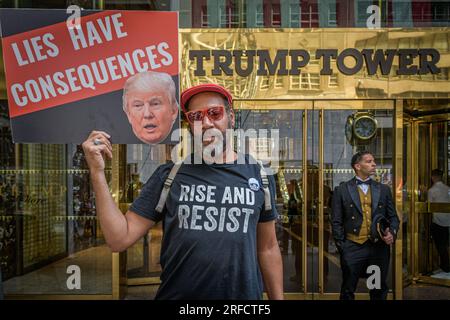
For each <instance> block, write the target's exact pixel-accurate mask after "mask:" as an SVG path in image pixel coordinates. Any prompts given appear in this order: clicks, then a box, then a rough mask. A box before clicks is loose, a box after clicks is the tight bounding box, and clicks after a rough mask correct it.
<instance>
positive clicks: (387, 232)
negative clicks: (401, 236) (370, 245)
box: [383, 228, 394, 245]
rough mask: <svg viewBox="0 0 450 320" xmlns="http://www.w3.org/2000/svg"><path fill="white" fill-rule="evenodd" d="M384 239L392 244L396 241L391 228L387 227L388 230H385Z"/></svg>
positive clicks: (388, 243)
mask: <svg viewBox="0 0 450 320" xmlns="http://www.w3.org/2000/svg"><path fill="white" fill-rule="evenodd" d="M383 241H384V242H385V243H386V244H387V245H391V244H393V243H394V236H393V235H392V233H391V231H390V230H389V228H386V230H384V237H383Z"/></svg>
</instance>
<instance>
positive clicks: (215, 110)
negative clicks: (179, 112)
mask: <svg viewBox="0 0 450 320" xmlns="http://www.w3.org/2000/svg"><path fill="white" fill-rule="evenodd" d="M224 113H225V107H224V106H212V107H208V108H205V109H202V110H196V111H188V112H185V113H184V115H185V116H186V119H187V121H188V122H189V123H190V124H194V122H195V121H203V119H204V118H205V115H206V116H207V117H208V119H209V120H211V121H219V120H221V119H222V118H223V114H224Z"/></svg>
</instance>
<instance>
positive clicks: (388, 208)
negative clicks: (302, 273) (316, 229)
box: [331, 151, 399, 300]
mask: <svg viewBox="0 0 450 320" xmlns="http://www.w3.org/2000/svg"><path fill="white" fill-rule="evenodd" d="M351 165H352V167H353V170H354V171H355V173H356V176H355V177H354V178H353V179H351V180H349V181H347V182H344V183H342V184H341V185H340V186H338V187H336V188H335V191H334V193H333V200H332V212H331V223H332V230H333V237H334V240H335V242H336V247H337V248H338V251H339V253H340V255H341V269H342V278H343V279H342V286H341V294H340V298H341V300H353V299H354V298H355V295H354V292H355V290H356V286H357V284H358V280H359V278H360V277H361V276H363V275H364V274H366V270H367V267H369V266H370V265H376V266H378V267H379V268H380V275H381V279H380V283H381V286H380V287H379V288H375V289H371V290H370V291H369V293H370V298H371V300H380V299H381V300H385V299H386V297H387V293H388V285H387V281H386V280H387V274H388V271H389V258H390V245H391V244H393V243H394V241H395V238H396V235H397V230H398V227H399V219H398V217H397V214H396V211H395V207H394V203H393V200H392V194H391V190H390V188H389V187H388V186H386V185H383V184H380V183H378V182H376V181H374V180H372V179H371V178H370V176H371V175H374V174H375V169H376V163H375V159H374V157H373V155H372V154H371V153H370V152H368V151H361V152H358V153H356V154H355V155H354V156H353V157H352V161H351Z"/></svg>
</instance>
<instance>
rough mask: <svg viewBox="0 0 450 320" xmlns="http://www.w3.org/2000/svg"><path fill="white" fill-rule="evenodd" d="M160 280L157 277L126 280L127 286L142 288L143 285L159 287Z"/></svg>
mask: <svg viewBox="0 0 450 320" xmlns="http://www.w3.org/2000/svg"><path fill="white" fill-rule="evenodd" d="M159 284H161V279H160V278H159V277H143V278H128V279H127V285H128V286H143V285H159Z"/></svg>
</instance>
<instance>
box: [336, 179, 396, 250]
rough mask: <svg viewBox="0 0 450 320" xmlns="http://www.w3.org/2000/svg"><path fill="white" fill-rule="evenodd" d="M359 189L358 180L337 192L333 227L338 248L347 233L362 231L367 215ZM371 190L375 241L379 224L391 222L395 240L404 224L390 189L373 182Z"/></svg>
mask: <svg viewBox="0 0 450 320" xmlns="http://www.w3.org/2000/svg"><path fill="white" fill-rule="evenodd" d="M357 188H358V186H357V185H356V178H353V179H351V180H349V181H347V182H344V183H342V184H341V185H340V186H338V187H336V188H335V189H334V193H333V200H332V206H331V209H332V211H331V226H332V230H333V237H334V240H335V241H336V245H337V246H338V248H339V247H340V246H341V245H342V242H343V241H344V240H345V237H346V234H348V233H353V234H355V235H358V234H359V231H360V230H361V225H362V221H363V215H362V209H361V201H360V199H359V193H358V189H357ZM370 190H371V195H372V225H371V228H370V230H371V236H372V238H376V237H377V232H376V230H377V228H376V224H377V223H379V222H380V221H383V222H387V223H388V226H389V228H390V230H391V233H392V235H393V236H394V238H395V237H396V235H397V231H398V228H399V224H400V222H399V219H398V217H397V213H396V211H395V206H394V202H393V200H392V193H391V190H390V188H389V187H388V186H386V185H383V184H381V183H379V182H376V181H374V180H372V184H371V187H370ZM378 238H379V237H378ZM377 240H379V239H377Z"/></svg>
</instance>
